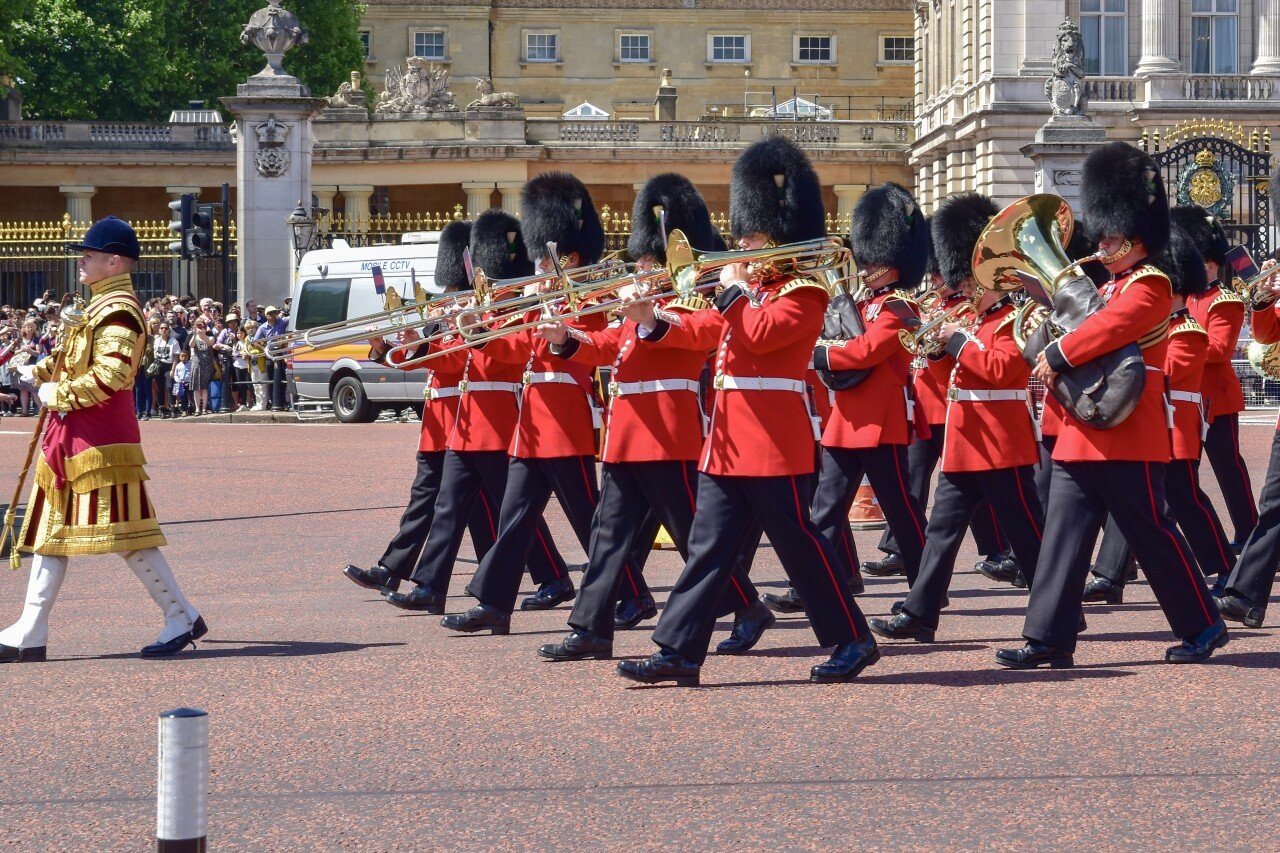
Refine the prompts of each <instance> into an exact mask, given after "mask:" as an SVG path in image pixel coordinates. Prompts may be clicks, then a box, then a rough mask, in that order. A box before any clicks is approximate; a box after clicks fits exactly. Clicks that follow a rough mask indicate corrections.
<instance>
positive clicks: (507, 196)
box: [498, 181, 524, 216]
mask: <svg viewBox="0 0 1280 853" xmlns="http://www.w3.org/2000/svg"><path fill="white" fill-rule="evenodd" d="M522 189H524V181H498V192H500V193H502V212H503V213H509V214H511V215H512V216H519V215H520V190H522Z"/></svg>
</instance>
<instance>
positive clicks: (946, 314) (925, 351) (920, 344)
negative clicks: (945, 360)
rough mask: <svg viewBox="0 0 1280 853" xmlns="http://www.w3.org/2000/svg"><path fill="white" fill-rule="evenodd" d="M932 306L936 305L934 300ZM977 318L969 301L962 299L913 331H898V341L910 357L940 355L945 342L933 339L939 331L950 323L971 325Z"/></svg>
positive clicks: (976, 313)
mask: <svg viewBox="0 0 1280 853" xmlns="http://www.w3.org/2000/svg"><path fill="white" fill-rule="evenodd" d="M934 305H935V306H936V305H937V301H936V300H935V302H934ZM977 317H978V310H977V307H976V306H975V305H974V304H973V302H972V301H971V300H969V299H962V300H961V301H959V302H957V303H956V304H954V305H952V306H951V307H950V308H945V309H942V310H940V311H938V312H937V314H936V316H934V317H931V318H929V320H928V321H926V322H924V323H921V324H920V325H919V326H917V327H916V328H914V329H899V330H898V340H899V341H901V342H902V346H903V347H904V348H905V349H906V350H907V352H909V353H911V354H912V355H917V356H924V357H926V358H928V357H934V356H938V355H941V353H942V349H943V347H944V346H946V342H945V341H942V340H939V339H938V338H936V337H934V335H935V334H936V333H937V331H938V330H939V329H941V328H942V327H943V326H944V325H946V324H947V323H950V322H955V321H961V322H963V323H965V324H966V325H972V324H973V321H974V320H976V319H977Z"/></svg>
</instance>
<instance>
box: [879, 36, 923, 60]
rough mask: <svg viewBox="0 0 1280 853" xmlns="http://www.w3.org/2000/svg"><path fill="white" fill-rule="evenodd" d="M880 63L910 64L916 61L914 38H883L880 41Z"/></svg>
mask: <svg viewBox="0 0 1280 853" xmlns="http://www.w3.org/2000/svg"><path fill="white" fill-rule="evenodd" d="M880 61H881V62H901V63H904V64H905V63H910V62H915V61H916V40H915V37H914V36H883V37H881V39H880Z"/></svg>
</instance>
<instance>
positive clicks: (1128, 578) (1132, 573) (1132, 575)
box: [1124, 557, 1138, 583]
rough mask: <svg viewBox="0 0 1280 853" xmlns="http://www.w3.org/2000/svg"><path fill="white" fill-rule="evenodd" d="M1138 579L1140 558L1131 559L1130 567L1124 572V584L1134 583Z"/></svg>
mask: <svg viewBox="0 0 1280 853" xmlns="http://www.w3.org/2000/svg"><path fill="white" fill-rule="evenodd" d="M1137 579H1138V558H1137V557H1130V558H1129V565H1128V566H1127V567H1126V568H1125V570H1124V582H1125V583H1133V582H1134V581H1136V580H1137Z"/></svg>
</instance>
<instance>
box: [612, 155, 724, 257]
mask: <svg viewBox="0 0 1280 853" xmlns="http://www.w3.org/2000/svg"><path fill="white" fill-rule="evenodd" d="M677 228H678V229H680V230H681V231H683V232H684V236H686V237H688V238H689V245H691V246H693V248H695V249H701V250H703V251H706V252H719V251H723V250H724V239H723V238H721V236H720V231H719V229H717V228H716V227H715V226H714V225H712V224H711V214H710V213H708V212H707V203H706V202H705V201H703V200H702V195H701V194H700V193H699V192H698V190H697V188H696V187H694V185H693V184H692V182H690V181H689V179H688V178H686V177H685V176H684V175H677V174H675V173H674V172H668V173H666V174H664V175H654V176H653V177H652V178H650V179H649V180H648V181H646V182H645V185H644V186H643V187H641V188H640V192H639V193H638V194H637V195H636V203H635V204H634V205H632V206H631V239H630V240H628V241H627V254H629V255H631V258H632V260H635V259H636V258H641V257H644V256H645V255H650V256H652V257H653V258H654V259H656V260H657V262H658V263H660V264H661V263H666V260H667V235H668V234H670V233H671V232H672V231H675V230H676V229H677Z"/></svg>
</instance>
